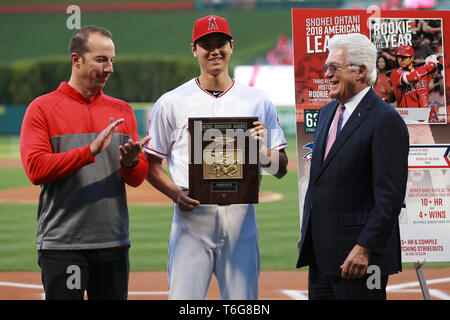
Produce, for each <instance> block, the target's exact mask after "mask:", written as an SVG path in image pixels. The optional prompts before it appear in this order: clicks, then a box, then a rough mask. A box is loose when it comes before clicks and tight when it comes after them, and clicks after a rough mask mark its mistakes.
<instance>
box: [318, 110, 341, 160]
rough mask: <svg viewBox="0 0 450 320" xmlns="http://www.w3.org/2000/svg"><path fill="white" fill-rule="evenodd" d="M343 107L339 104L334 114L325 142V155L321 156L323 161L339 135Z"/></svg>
mask: <svg viewBox="0 0 450 320" xmlns="http://www.w3.org/2000/svg"><path fill="white" fill-rule="evenodd" d="M344 109H345V106H344V105H343V104H342V103H341V104H340V105H339V106H338V107H337V110H336V113H335V114H334V119H333V123H332V127H331V132H330V136H329V137H328V141H327V147H326V149H325V154H324V156H323V160H325V159H326V157H327V155H328V152H330V149H331V146H332V145H333V143H334V141H335V140H336V137H337V135H338V134H339V131H340V130H339V129H340V126H341V122H342V112H343V111H344Z"/></svg>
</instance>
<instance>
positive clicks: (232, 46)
mask: <svg viewBox="0 0 450 320" xmlns="http://www.w3.org/2000/svg"><path fill="white" fill-rule="evenodd" d="M230 48H231V52H233V48H234V40H233V39H230Z"/></svg>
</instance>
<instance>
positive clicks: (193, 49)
mask: <svg viewBox="0 0 450 320" xmlns="http://www.w3.org/2000/svg"><path fill="white" fill-rule="evenodd" d="M191 52H192V55H193V56H194V58H197V48H196V46H195V44H194V43H191Z"/></svg>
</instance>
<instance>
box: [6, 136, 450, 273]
mask: <svg viewBox="0 0 450 320" xmlns="http://www.w3.org/2000/svg"><path fill="white" fill-rule="evenodd" d="M16 142H18V137H16V136H8V137H5V136H3V137H1V136H0V153H1V156H0V158H7V159H19V152H18V147H17V146H18V145H16V146H14V143H16ZM288 144H289V145H290V146H291V147H290V148H288V149H287V154H288V156H289V159H290V161H295V159H296V150H295V145H296V143H295V138H288ZM9 152H11V153H9ZM5 155H7V156H5ZM144 183H147V182H144ZM29 185H31V183H30V182H29V180H28V178H27V177H26V175H25V172H24V171H23V169H22V168H0V190H5V189H10V188H17V187H23V186H29ZM297 186H298V178H297V171H296V170H290V171H289V172H288V174H287V175H286V176H285V177H284V178H283V179H281V180H278V179H276V178H274V177H272V176H268V175H265V176H264V177H263V179H262V185H261V190H262V191H271V192H278V193H281V194H283V200H280V201H275V202H265V203H260V204H257V205H256V213H257V219H258V230H259V243H260V252H261V269H262V270H294V269H295V263H296V259H297V240H298V236H299V228H300V227H299V210H298V208H299V200H298V193H297ZM129 213H130V237H131V242H132V245H131V249H130V263H131V269H132V270H133V271H145V270H147V271H150V270H155V271H158V270H165V269H166V264H167V249H168V237H169V232H170V226H171V220H172V207H171V206H135V205H130V206H129ZM36 220H37V203H35V204H20V203H0V243H1V244H2V245H1V246H0V271H37V270H39V267H38V265H37V254H36V246H35V236H36ZM403 266H404V268H411V267H412V264H411V263H405V264H403ZM427 267H431V268H435V267H436V268H441V267H450V263H447V262H437V263H427Z"/></svg>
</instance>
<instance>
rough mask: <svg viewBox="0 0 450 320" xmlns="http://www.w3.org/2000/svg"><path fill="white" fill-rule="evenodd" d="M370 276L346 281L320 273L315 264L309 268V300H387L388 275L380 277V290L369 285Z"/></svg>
mask: <svg viewBox="0 0 450 320" xmlns="http://www.w3.org/2000/svg"><path fill="white" fill-rule="evenodd" d="M368 277H369V275H368V274H366V275H365V276H363V277H362V278H360V279H344V278H342V277H340V276H331V275H326V274H323V273H321V272H320V270H319V268H318V267H317V265H316V264H315V263H312V264H311V265H310V266H309V278H308V295H309V300H386V285H387V282H388V275H381V276H380V287H379V289H377V288H373V289H370V288H369V286H368V285H367V280H368Z"/></svg>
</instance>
